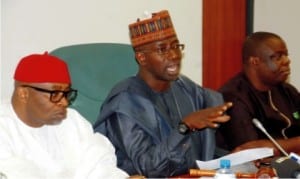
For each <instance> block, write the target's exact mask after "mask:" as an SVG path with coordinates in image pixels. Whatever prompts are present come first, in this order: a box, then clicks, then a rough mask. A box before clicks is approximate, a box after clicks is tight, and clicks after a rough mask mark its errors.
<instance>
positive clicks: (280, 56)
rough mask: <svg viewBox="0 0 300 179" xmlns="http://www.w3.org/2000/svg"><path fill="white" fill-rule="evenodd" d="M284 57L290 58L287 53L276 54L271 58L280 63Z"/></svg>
mask: <svg viewBox="0 0 300 179" xmlns="http://www.w3.org/2000/svg"><path fill="white" fill-rule="evenodd" d="M283 56H286V57H288V56H289V54H288V53H287V52H275V53H274V54H272V55H270V58H271V59H272V60H273V61H280V60H281V59H282V57H283Z"/></svg>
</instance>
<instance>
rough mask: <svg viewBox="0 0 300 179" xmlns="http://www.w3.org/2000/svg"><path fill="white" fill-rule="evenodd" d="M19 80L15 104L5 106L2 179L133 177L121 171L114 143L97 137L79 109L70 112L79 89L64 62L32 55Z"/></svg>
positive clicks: (0, 109) (0, 118) (0, 120)
mask: <svg viewBox="0 0 300 179" xmlns="http://www.w3.org/2000/svg"><path fill="white" fill-rule="evenodd" d="M28 61H29V62H30V63H27V62H28ZM25 62H26V63H27V64H26V63H25ZM48 62H49V63H48ZM28 68H30V69H29V71H26V70H27V69H28ZM47 68H50V70H49V69H47ZM37 69H39V70H41V71H37ZM49 73H50V74H51V73H52V74H51V75H48V74H49ZM14 78H15V90H14V93H13V97H12V100H11V102H8V103H3V104H1V105H0V173H1V174H2V175H3V176H4V175H5V176H6V177H7V178H8V179H47V178H49V179H58V178H59V179H71V178H72V179H73V178H74V179H102V178H118V179H119V178H127V177H128V175H127V173H125V172H124V171H122V170H120V169H119V168H117V167H116V156H115V150H114V147H113V146H112V144H111V143H110V141H109V140H108V139H107V138H106V137H105V136H103V135H100V134H99V133H94V132H93V130H92V126H91V124H90V123H89V122H88V121H87V120H86V119H84V118H83V117H82V116H81V115H80V114H79V113H78V112H77V111H75V110H74V109H71V108H67V106H68V104H69V103H70V102H71V101H72V100H73V99H75V97H76V93H77V91H76V90H73V89H72V88H71V87H70V84H71V80H70V77H69V73H68V69H67V66H66V64H65V63H64V62H62V61H61V60H60V59H58V58H56V57H53V56H50V55H48V54H44V55H37V54H34V55H30V56H27V57H25V58H23V59H22V60H21V62H20V63H19V66H18V67H17V69H16V72H15V76H14Z"/></svg>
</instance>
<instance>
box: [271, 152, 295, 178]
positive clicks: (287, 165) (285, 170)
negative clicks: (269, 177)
mask: <svg viewBox="0 0 300 179" xmlns="http://www.w3.org/2000/svg"><path fill="white" fill-rule="evenodd" d="M271 166H272V167H273V168H274V169H275V170H276V173H277V175H278V177H279V178H300V165H299V164H298V163H297V162H296V161H295V160H293V159H290V158H288V157H278V158H274V159H273V160H272V161H271Z"/></svg>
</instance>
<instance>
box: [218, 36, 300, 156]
mask: <svg viewBox="0 0 300 179" xmlns="http://www.w3.org/2000/svg"><path fill="white" fill-rule="evenodd" d="M242 54H243V58H242V62H243V70H242V71H241V72H240V73H239V74H237V75H236V76H235V77H233V78H232V79H231V80H229V81H228V82H227V83H226V84H225V85H224V86H222V87H221V89H220V92H222V94H223V95H224V98H225V100H227V101H232V102H233V103H234V106H233V108H231V109H230V110H229V111H228V112H227V114H228V115H230V117H231V120H230V121H229V122H228V123H226V124H224V125H222V126H221V127H220V130H218V135H217V136H218V142H221V141H222V143H223V144H226V145H223V146H222V147H225V148H226V147H227V149H228V150H233V149H235V151H238V150H242V149H247V148H253V147H264V146H268V147H273V148H274V149H275V154H277V155H279V154H280V151H279V150H278V149H277V148H276V147H275V145H273V144H272V143H271V142H270V141H269V140H268V139H267V136H266V135H265V134H264V133H263V132H261V131H260V130H259V129H258V128H256V127H255V125H253V123H252V119H253V118H257V119H258V120H259V121H260V122H261V123H262V124H263V126H264V127H265V128H266V130H267V131H268V132H269V133H270V134H271V136H273V137H274V138H276V139H277V141H278V142H279V143H281V146H282V147H283V148H284V149H285V150H286V151H287V152H288V153H289V152H300V145H299V143H300V137H299V136H300V116H299V110H300V94H299V92H298V91H297V89H296V88H295V87H293V86H292V85H291V84H289V83H288V82H287V79H288V76H289V74H290V67H289V65H290V59H289V58H288V49H287V46H286V44H285V42H284V40H283V39H282V38H281V37H279V36H278V35H276V34H274V33H270V32H255V33H253V34H252V35H250V36H249V37H248V38H247V39H246V40H245V42H244V45H243V51H242ZM222 138H223V139H222ZM219 139H221V140H219ZM219 145H220V146H221V144H219Z"/></svg>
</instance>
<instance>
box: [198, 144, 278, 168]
mask: <svg viewBox="0 0 300 179" xmlns="http://www.w3.org/2000/svg"><path fill="white" fill-rule="evenodd" d="M273 155H274V152H273V149H272V148H267V147H263V148H254V149H247V150H242V151H240V152H236V153H232V154H228V155H225V156H223V157H220V158H218V159H214V160H209V161H199V160H196V163H197V165H198V167H199V168H200V169H207V170H214V169H217V168H219V167H220V160H221V159H228V160H230V164H231V166H235V165H240V164H243V163H247V162H250V161H254V160H257V159H261V158H265V157H270V156H273Z"/></svg>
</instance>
